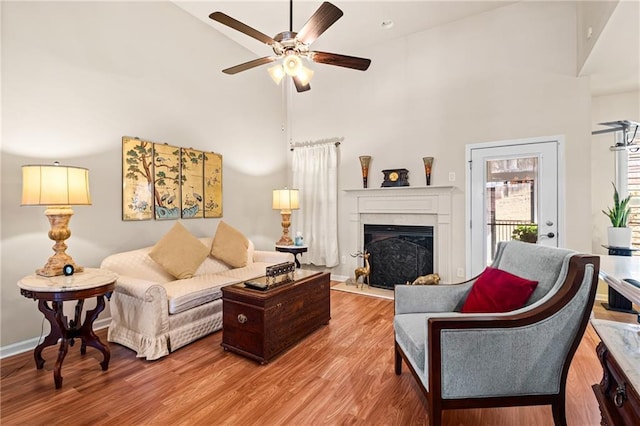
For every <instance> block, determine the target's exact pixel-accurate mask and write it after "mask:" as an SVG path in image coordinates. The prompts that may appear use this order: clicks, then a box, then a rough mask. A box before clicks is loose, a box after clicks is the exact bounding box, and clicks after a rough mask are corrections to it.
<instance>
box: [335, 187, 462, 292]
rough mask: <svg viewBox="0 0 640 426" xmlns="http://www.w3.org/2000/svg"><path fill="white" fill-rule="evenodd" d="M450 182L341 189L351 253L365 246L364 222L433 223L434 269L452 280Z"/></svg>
mask: <svg viewBox="0 0 640 426" xmlns="http://www.w3.org/2000/svg"><path fill="white" fill-rule="evenodd" d="M453 189H454V187H453V186H423V187H411V186H405V187H397V188H368V189H346V190H344V191H345V192H346V193H347V194H348V195H349V196H350V199H351V201H352V205H351V208H350V210H349V228H350V230H349V235H350V236H351V237H352V238H350V239H349V240H350V241H351V242H353V244H352V246H350V247H349V252H350V253H355V252H357V251H359V250H362V247H363V246H364V225H365V224H367V225H417V226H433V234H434V235H433V251H434V253H433V255H434V262H433V264H434V272H436V273H438V274H439V275H440V277H441V279H442V281H443V282H453V281H452V279H453V271H452V264H451V263H452V262H451V259H452V245H451V238H452V234H451V232H452V231H451V203H452V193H453Z"/></svg>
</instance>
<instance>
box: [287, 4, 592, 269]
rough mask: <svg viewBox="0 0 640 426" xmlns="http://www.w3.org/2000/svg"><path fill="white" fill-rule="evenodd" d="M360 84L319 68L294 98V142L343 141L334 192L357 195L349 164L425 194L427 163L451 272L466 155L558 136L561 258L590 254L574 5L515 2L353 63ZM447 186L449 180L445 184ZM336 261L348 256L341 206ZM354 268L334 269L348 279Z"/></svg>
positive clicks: (585, 86)
mask: <svg viewBox="0 0 640 426" xmlns="http://www.w3.org/2000/svg"><path fill="white" fill-rule="evenodd" d="M341 53H348V54H353V55H355V56H363V57H370V58H371V59H372V64H371V67H370V68H369V70H368V71H366V72H365V73H360V72H358V71H352V70H346V69H341V68H337V67H328V66H322V65H318V66H316V67H315V70H316V75H315V77H314V80H313V81H312V84H311V86H312V90H311V92H309V93H308V94H301V95H298V96H294V104H293V122H294V128H293V135H294V140H308V139H317V138H322V137H326V136H334V135H335V136H344V137H345V140H344V143H343V144H342V145H341V147H340V149H341V159H342V163H341V166H340V179H339V187H340V189H344V188H358V187H360V186H361V180H360V166H359V163H358V156H359V155H371V156H372V157H373V159H372V164H371V170H370V178H369V181H370V186H373V187H375V186H379V185H380V183H381V181H382V174H381V173H380V170H382V169H387V168H395V167H404V168H407V169H409V171H410V173H409V180H410V183H411V185H424V184H425V180H424V171H423V166H422V160H421V158H422V157H423V156H433V157H435V162H434V166H433V176H432V185H449V184H453V185H455V186H457V187H458V189H457V191H456V193H455V195H454V209H453V212H454V215H453V219H452V220H453V229H454V241H453V246H454V249H453V251H454V253H455V256H454V259H453V270H454V271H455V270H457V268H464V267H465V258H464V253H465V249H464V232H465V224H464V217H465V214H464V209H465V206H464V191H465V188H464V176H465V162H464V158H465V157H464V153H465V145H466V144H472V143H478V142H489V141H500V140H507V139H522V138H529V137H537V136H549V135H564V136H565V138H566V152H567V155H566V160H567V161H566V163H567V164H566V173H567V176H566V199H565V202H566V217H567V218H568V219H570V220H567V221H566V223H567V235H566V239H565V241H566V243H567V246H568V247H571V248H574V249H577V250H584V251H589V250H590V249H591V236H590V234H589V233H588V232H584V230H585V229H591V217H590V215H588V214H587V215H585V214H584V212H585V211H590V210H591V198H590V191H589V184H588V183H589V182H590V150H589V147H590V144H589V141H590V115H589V104H590V95H589V82H588V79H586V78H577V77H575V75H576V55H577V52H576V9H575V4H567V3H559V4H558V3H549V2H545V3H537V2H536V3H529V2H522V3H517V4H514V5H510V6H505V7H502V8H500V9H497V10H495V11H492V12H489V13H484V14H481V15H477V16H474V17H471V18H468V19H464V20H460V21H457V22H454V23H451V24H449V25H444V26H441V27H438V28H435V29H432V30H429V31H425V32H422V33H419V34H415V35H412V36H410V37H406V38H401V39H397V40H395V41H392V42H390V43H388V44H385V45H382V46H372V47H371V48H370V49H363V50H361V51H358V52H341ZM450 172H453V173H455V175H456V180H455V182H452V183H450V182H449V181H448V176H449V173H450ZM341 201H342V202H341V208H340V229H341V240H340V249H341V251H342V253H341V254H343V255H346V254H348V251H349V250H355V248H356V247H355V245H354V244H355V242H354V241H353V238H352V237H351V234H349V233H348V232H347V230H348V228H349V226H350V220H349V215H348V214H349V208H348V201H347V200H346V199H345V198H344V195H343V199H342V200H341ZM353 267H355V263H354V262H353V261H352V259H351V258H350V257H349V256H347V265H346V266H345V265H341V267H340V268H338V270H339V271H340V273H342V274H344V275H351V274H352V272H353Z"/></svg>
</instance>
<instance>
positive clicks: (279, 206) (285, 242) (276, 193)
mask: <svg viewBox="0 0 640 426" xmlns="http://www.w3.org/2000/svg"><path fill="white" fill-rule="evenodd" d="M298 196H299V194H298V190H297V189H287V188H285V189H274V190H273V207H272V208H273V210H280V214H281V215H282V236H281V237H280V239H279V240H278V242H277V243H276V244H277V245H280V246H291V245H293V240H292V239H291V237H290V236H289V226H291V210H298V209H299V208H300V204H299V198H298Z"/></svg>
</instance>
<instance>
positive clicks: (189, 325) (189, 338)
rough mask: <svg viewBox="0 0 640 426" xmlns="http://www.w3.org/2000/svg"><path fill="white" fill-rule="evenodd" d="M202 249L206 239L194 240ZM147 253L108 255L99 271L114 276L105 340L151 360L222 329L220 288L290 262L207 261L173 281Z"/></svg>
mask: <svg viewBox="0 0 640 426" xmlns="http://www.w3.org/2000/svg"><path fill="white" fill-rule="evenodd" d="M199 240H200V241H201V242H202V243H203V244H204V245H206V246H207V247H210V246H211V242H212V239H211V238H200V239H199ZM152 248H153V247H145V248H142V249H138V250H132V251H127V252H123V253H117V254H113V255H111V256H109V257H107V258H106V259H104V261H103V262H102V265H101V268H105V269H109V270H111V271H113V272H115V273H117V274H118V275H119V278H118V281H117V284H116V288H115V290H114V292H113V295H112V296H111V303H110V306H111V325H110V326H109V333H108V337H107V340H108V341H110V342H115V343H119V344H121V345H124V346H126V347H128V348H131V349H133V350H134V351H136V353H137V356H138V357H143V358H146V359H147V360H154V359H158V358H161V357H163V356H165V355H168V354H169V353H170V352H173V351H175V350H176V349H178V348H180V347H182V346H185V345H187V344H189V343H191V342H193V341H194V340H196V339H199V338H201V337H203V336H206V335H207V334H210V333H212V332H214V331H217V330H220V329H221V328H222V291H221V288H222V287H223V286H226V285H230V284H235V283H238V282H240V281H246V280H249V279H252V278H256V277H259V276H262V275H264V274H265V268H266V267H267V266H270V265H274V264H276V263H282V262H287V261H293V255H292V254H289V253H279V252H268V251H258V250H254V246H253V244H252V243H251V242H249V248H248V256H247V258H248V261H247V266H245V267H242V268H235V269H234V268H232V267H230V266H228V265H227V264H225V263H224V262H222V261H220V260H218V259H215V258H214V257H212V256H208V257H207V258H206V259H205V260H204V262H202V264H201V265H200V266H199V267H198V269H197V271H196V273H195V274H194V276H193V277H192V278H188V279H181V280H177V279H175V278H174V277H173V276H171V275H169V274H168V273H167V272H166V271H165V270H164V269H163V268H162V267H161V266H160V265H159V264H157V263H156V262H155V261H154V260H152V259H151V257H149V252H150V251H151V249H152Z"/></svg>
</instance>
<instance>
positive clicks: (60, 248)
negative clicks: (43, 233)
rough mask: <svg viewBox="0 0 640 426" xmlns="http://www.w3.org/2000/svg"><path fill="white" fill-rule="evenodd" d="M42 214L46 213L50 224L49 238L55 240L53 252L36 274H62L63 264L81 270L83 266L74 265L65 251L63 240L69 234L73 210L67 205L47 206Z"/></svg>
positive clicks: (65, 246)
mask: <svg viewBox="0 0 640 426" xmlns="http://www.w3.org/2000/svg"><path fill="white" fill-rule="evenodd" d="M44 214H45V215H47V218H48V219H49V223H50V224H51V229H50V230H49V238H51V239H52V240H53V241H55V242H56V243H55V244H54V245H53V247H52V248H53V251H55V254H54V255H53V256H51V257H50V258H49V260H47V263H46V264H45V265H44V267H42V268H40V269H36V274H38V275H41V276H43V277H55V276H58V275H64V272H63V268H64V267H65V265H71V266H73V270H74V271H75V272H82V271H83V270H84V268H82V267H81V266H78V265H76V263H75V262H74V261H73V259H72V258H71V256H69V255H68V254H67V253H66V252H65V251H66V250H67V245H66V244H65V243H64V241H65V240H66V239H67V238H69V237H70V236H71V231H70V230H69V220H71V216H73V210H72V209H71V207H69V206H62V207H48V208H47V210H45V212H44Z"/></svg>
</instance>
